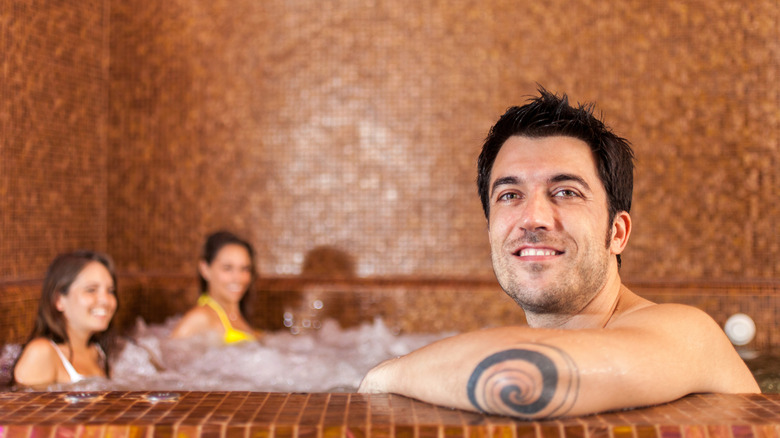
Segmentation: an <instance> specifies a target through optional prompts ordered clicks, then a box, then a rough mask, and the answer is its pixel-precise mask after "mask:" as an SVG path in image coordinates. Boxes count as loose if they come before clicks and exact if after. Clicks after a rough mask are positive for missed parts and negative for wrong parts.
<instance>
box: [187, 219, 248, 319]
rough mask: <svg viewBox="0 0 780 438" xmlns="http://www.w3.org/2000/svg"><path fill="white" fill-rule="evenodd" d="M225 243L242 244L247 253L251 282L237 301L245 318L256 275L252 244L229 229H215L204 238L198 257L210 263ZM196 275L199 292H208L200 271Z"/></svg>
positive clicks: (207, 284) (207, 286)
mask: <svg viewBox="0 0 780 438" xmlns="http://www.w3.org/2000/svg"><path fill="white" fill-rule="evenodd" d="M227 245H240V246H243V247H244V248H245V249H246V250H247V252H248V253H249V262H250V265H251V269H252V282H251V283H249V288H248V289H247V291H246V293H245V294H244V296H243V297H242V298H241V301H240V302H239V310H240V311H241V314H242V315H243V316H244V318H247V316H248V313H249V310H250V305H249V304H250V300H251V297H250V295H252V294H253V292H254V280H255V278H256V277H257V273H256V271H255V251H254V250H253V249H252V245H250V244H249V242H247V241H246V240H244V239H241V238H240V237H238V236H236V235H235V234H233V233H231V232H230V231H216V232H214V233H211V234H209V236H208V237H207V238H206V243H205V244H204V245H203V253H202V254H201V256H200V259H201V260H203V261H205V262H206V263H208V264H209V265H210V264H211V262H213V261H214V259H215V258H216V257H217V254H219V251H220V250H221V249H222V248H223V247H225V246H227ZM198 277H199V278H200V290H201V293H206V292H208V288H209V283H208V282H207V281H206V279H205V278H203V276H202V275H200V272H198Z"/></svg>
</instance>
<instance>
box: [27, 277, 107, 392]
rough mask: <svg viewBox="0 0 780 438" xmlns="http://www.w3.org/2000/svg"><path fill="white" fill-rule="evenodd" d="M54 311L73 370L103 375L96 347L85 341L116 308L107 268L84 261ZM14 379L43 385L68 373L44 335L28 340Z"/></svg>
mask: <svg viewBox="0 0 780 438" xmlns="http://www.w3.org/2000/svg"><path fill="white" fill-rule="evenodd" d="M56 307H57V310H58V311H60V312H62V313H63V314H64V316H65V320H66V330H67V334H68V339H69V341H70V342H69V343H67V344H58V346H59V348H60V350H61V351H62V353H63V354H64V355H65V357H66V358H68V360H69V361H70V362H71V364H72V365H73V368H75V369H76V372H78V373H79V374H81V375H82V376H86V377H106V374H105V371H104V369H103V367H102V365H101V364H100V361H101V357H100V353H99V351H98V349H97V347H96V346H95V345H93V344H89V339H90V337H92V335H93V334H95V333H98V332H102V331H104V330H106V329H107V328H108V324H109V322H110V321H111V318H112V317H113V316H114V312H115V311H116V296H115V295H114V283H113V280H112V278H111V274H109V272H108V270H107V269H106V268H105V267H104V266H103V265H102V264H100V263H98V262H92V263H89V264H87V265H86V266H85V267H84V269H83V270H82V271H81V273H79V275H78V276H77V277H76V279H75V280H74V281H73V284H72V285H71V286H70V288H69V289H68V293H67V294H66V295H60V296H59V298H58V300H57V304H56ZM14 378H15V379H16V381H17V383H19V384H20V385H22V386H28V387H33V388H45V387H47V386H50V385H52V384H55V383H69V382H70V381H71V380H70V376H69V375H68V372H67V371H66V370H65V366H64V365H63V363H62V361H61V360H60V358H59V356H58V355H57V352H56V351H55V350H54V347H53V346H52V344H51V342H50V341H49V339H47V338H36V339H33V340H32V341H30V342H29V343H28V344H27V345H26V346H25V348H24V351H22V354H21V356H20V357H19V361H18V362H17V363H16V367H15V368H14Z"/></svg>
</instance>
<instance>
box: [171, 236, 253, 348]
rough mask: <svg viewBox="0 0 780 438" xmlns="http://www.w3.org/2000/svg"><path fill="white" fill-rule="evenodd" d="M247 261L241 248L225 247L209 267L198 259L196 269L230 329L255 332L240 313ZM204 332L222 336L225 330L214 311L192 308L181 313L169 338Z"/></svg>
mask: <svg viewBox="0 0 780 438" xmlns="http://www.w3.org/2000/svg"><path fill="white" fill-rule="evenodd" d="M251 268H252V267H251V260H250V257H249V253H248V252H247V250H246V249H245V248H244V247H242V246H241V245H233V244H231V245H226V246H225V247H223V248H222V249H220V250H219V252H218V253H217V255H216V257H215V258H214V260H213V261H212V262H211V264H209V263H206V262H205V261H203V260H201V261H200V263H199V264H198V269H199V270H200V273H201V275H202V276H203V278H204V279H206V281H207V282H208V285H209V291H208V294H209V296H211V298H212V299H214V300H215V301H216V302H217V303H218V304H219V305H220V306H221V307H222V309H224V311H225V313H226V314H227V316H228V318H229V319H230V324H231V325H232V326H233V328H235V329H238V330H242V331H245V332H249V333H257V332H256V331H255V330H254V329H252V327H251V326H250V325H249V323H248V322H247V321H246V319H245V318H244V317H243V315H242V314H241V311H240V309H239V305H240V302H241V299H242V298H243V296H244V294H245V293H246V291H247V288H248V287H249V283H250V282H251V281H252V270H251ZM207 333H219V334H220V335H224V333H225V327H224V326H223V325H222V322H221V321H220V320H219V315H217V312H216V311H215V310H214V309H212V308H211V307H208V306H196V307H193V308H192V309H190V310H189V311H187V313H185V314H184V316H183V317H182V319H181V321H179V323H178V324H177V325H176V327H174V329H173V331H172V332H171V337H172V338H188V337H192V336H196V335H202V334H207Z"/></svg>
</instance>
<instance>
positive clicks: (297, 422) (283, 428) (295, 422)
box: [0, 391, 780, 438]
mask: <svg viewBox="0 0 780 438" xmlns="http://www.w3.org/2000/svg"><path fill="white" fill-rule="evenodd" d="M69 394H72V393H62V392H26V393H25V392H20V393H0V438H16V437H25V438H49V437H64V436H68V437H90V438H116V437H123V438H124V437H127V438H131V437H146V438H152V437H154V438H159V437H191V438H194V437H220V438H223V437H229V438H488V437H489V438H492V437H496V438H553V437H554V438H602V437H603V438H656V437H657V438H683V437H684V438H749V437H755V438H780V395H754V394H751V395H724V394H699V395H691V396H688V397H685V398H683V399H680V400H677V401H675V402H672V403H668V404H664V405H659V406H653V407H648V408H642V409H633V410H627V411H620V412H612V413H605V414H600V415H591V416H585V417H575V418H564V419H559V420H551V421H535V422H528V421H519V420H514V419H511V418H508V417H500V416H489V415H481V414H475V413H470V412H464V411H459V410H452V409H447V408H441V407H437V406H433V405H430V404H427V403H422V402H419V401H416V400H412V399H408V398H405V397H401V396H395V395H387V394H380V395H370V396H369V395H364V394H350V393H312V394H301V393H260V392H181V393H179V394H178V395H179V399H178V401H159V402H150V401H149V400H148V398H147V396H148V395H149V394H151V393H150V392H140V391H139V392H132V391H130V392H122V391H111V392H100V393H94V394H96V395H97V397H96V398H95V399H94V400H92V401H77V402H73V401H68V397H67V396H68V395H69Z"/></svg>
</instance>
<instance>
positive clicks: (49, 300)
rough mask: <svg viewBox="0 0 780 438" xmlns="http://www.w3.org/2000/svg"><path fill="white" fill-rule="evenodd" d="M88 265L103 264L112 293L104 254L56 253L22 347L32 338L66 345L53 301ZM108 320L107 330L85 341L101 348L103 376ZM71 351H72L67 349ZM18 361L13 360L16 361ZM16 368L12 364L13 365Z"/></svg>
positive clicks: (109, 337) (108, 262)
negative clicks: (35, 315)
mask: <svg viewBox="0 0 780 438" xmlns="http://www.w3.org/2000/svg"><path fill="white" fill-rule="evenodd" d="M92 262H98V263H100V264H101V265H103V266H104V267H105V268H106V269H107V270H108V273H109V274H110V275H111V280H113V282H114V290H116V287H117V286H116V273H115V271H114V261H113V260H111V257H110V256H109V255H108V254H104V253H101V252H97V251H88V250H78V251H73V252H69V253H64V254H60V255H58V256H57V257H55V258H54V260H53V261H52V262H51V264H50V265H49V269H48V270H47V271H46V277H45V278H44V280H43V288H42V290H41V298H40V301H39V302H38V315H37V317H36V318H35V326H34V327H33V330H32V333H30V336H29V338H27V342H25V346H26V345H27V344H28V343H29V342H30V341H32V340H33V339H35V338H41V337H42V338H47V339H51V340H52V341H54V342H55V343H58V344H63V343H64V344H70V339H68V331H67V321H66V320H65V315H63V313H62V312H60V311H59V310H57V299H58V298H59V297H60V295H67V294H68V291H69V289H70V286H71V285H72V284H73V282H74V281H75V280H76V277H78V275H79V274H80V273H81V271H82V270H83V269H84V267H85V266H87V265H88V264H90V263H92ZM115 293H116V292H115ZM117 308H119V298H118V297H117ZM112 324H113V318H112V321H111V322H109V324H108V329H106V330H105V331H103V332H100V333H95V334H93V335H92V337H91V338H90V339H89V343H90V344H92V343H96V344H98V345H99V346H100V348H102V349H103V352H104V353H105V355H106V357H105V360H104V361H103V368H104V370H105V372H106V376H108V375H109V363H108V362H109V360H108V358H109V353H110V352H111V347H112V346H113V344H114V337H113V331H112V330H111V328H112ZM70 350H71V351H73V348H71V349H70ZM18 360H19V358H17V361H18ZM71 360H72V358H71ZM14 368H16V364H14Z"/></svg>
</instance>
